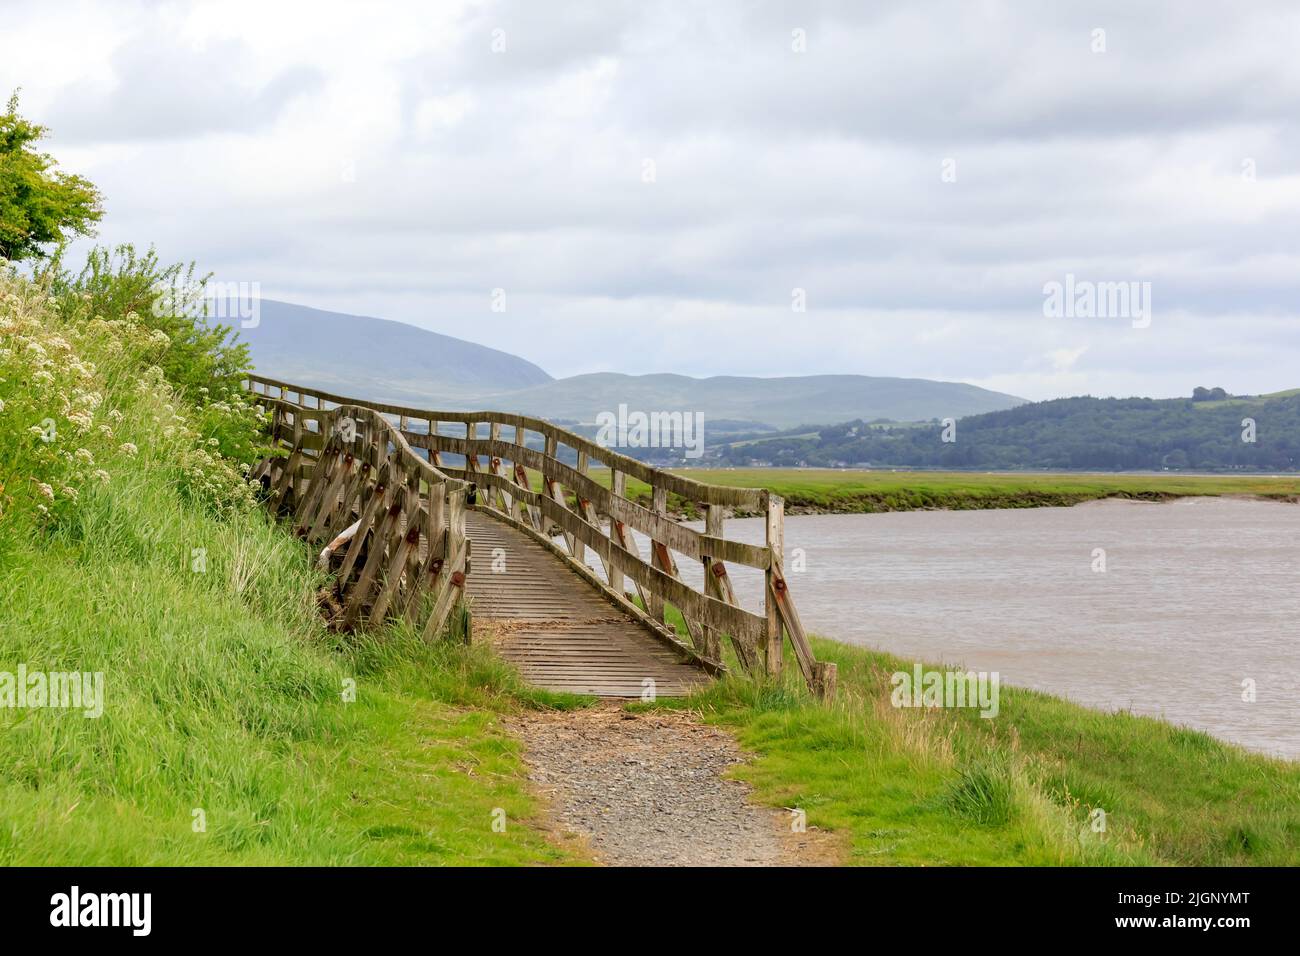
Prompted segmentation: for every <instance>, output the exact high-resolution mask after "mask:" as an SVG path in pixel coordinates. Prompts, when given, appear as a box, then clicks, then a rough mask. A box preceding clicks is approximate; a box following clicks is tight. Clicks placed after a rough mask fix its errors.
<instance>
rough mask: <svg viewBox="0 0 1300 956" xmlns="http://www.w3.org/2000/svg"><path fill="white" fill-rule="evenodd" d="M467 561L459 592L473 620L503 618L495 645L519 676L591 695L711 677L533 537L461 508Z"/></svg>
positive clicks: (679, 691)
mask: <svg viewBox="0 0 1300 956" xmlns="http://www.w3.org/2000/svg"><path fill="white" fill-rule="evenodd" d="M465 526H466V533H467V535H468V537H469V538H470V540H471V541H473V542H474V567H473V570H472V573H471V574H470V575H469V577H468V578H467V580H466V595H467V597H468V599H469V601H470V607H471V611H472V613H473V614H474V616H475V617H476V618H479V619H482V620H487V621H495V622H500V623H503V624H505V625H506V627H505V628H504V630H505V634H504V635H503V636H502V638H501V639H500V642H499V643H498V645H497V650H498V652H499V653H500V654H501V656H502V657H503V658H504V659H506V660H507V661H509V662H510V663H512V664H513V665H514V666H515V667H517V668H518V669H519V672H520V674H521V675H522V676H523V678H524V680H526V681H528V682H529V683H530V684H534V685H536V686H538V687H542V688H545V689H546V690H553V691H560V692H568V693H574V694H591V695H594V696H597V697H624V698H638V697H641V696H642V695H643V693H644V691H645V690H646V688H647V686H648V685H647V684H646V682H647V681H652V682H653V687H654V692H655V695H656V696H659V697H679V696H684V695H685V694H688V693H689V692H690V691H691V690H692V689H694V688H697V687H702V686H705V685H706V684H708V682H709V681H710V680H711V678H710V676H709V675H708V673H707V672H706V671H704V670H703V669H702V668H700V667H698V666H696V665H694V664H691V663H689V662H687V661H685V660H683V659H682V658H681V657H680V656H679V655H677V654H676V653H674V652H673V651H672V650H671V648H669V647H668V646H667V645H665V644H664V643H663V642H662V641H661V640H660V639H658V638H657V637H655V636H654V634H652V633H651V632H650V631H649V630H648V629H647V628H646V627H645V626H644V625H643V624H641V623H640V622H638V621H636V620H634V619H633V618H632V617H629V616H628V615H626V614H625V613H624V612H622V611H620V610H619V609H618V608H617V607H615V606H614V605H613V604H611V603H610V602H609V601H607V600H605V599H604V598H603V597H602V596H601V595H600V594H598V593H597V592H596V591H594V590H593V589H592V587H591V585H589V584H588V583H587V582H586V581H584V580H582V578H580V577H579V576H578V575H577V574H575V573H574V572H572V571H571V570H569V569H568V568H567V567H565V566H564V564H563V563H562V561H561V559H559V558H557V557H556V556H555V555H554V554H552V553H551V552H549V551H548V550H547V549H546V548H544V547H543V546H542V545H541V544H539V543H537V542H536V541H534V540H533V539H532V538H530V537H528V536H527V535H526V534H523V533H522V532H520V531H517V530H516V529H514V528H511V527H510V526H509V525H507V524H505V523H504V522H502V521H499V520H497V519H496V518H494V517H492V516H491V515H490V514H488V513H486V512H483V511H478V510H470V511H469V512H468V513H467V514H466V518H465Z"/></svg>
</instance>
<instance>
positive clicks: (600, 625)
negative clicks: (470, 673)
mask: <svg viewBox="0 0 1300 956" xmlns="http://www.w3.org/2000/svg"><path fill="white" fill-rule="evenodd" d="M246 388H247V389H248V390H249V391H251V392H252V393H253V394H254V395H256V396H257V398H258V400H259V402H260V403H261V404H263V405H264V406H265V407H266V408H267V409H268V410H269V411H270V412H271V438H272V442H273V443H274V444H275V446H276V448H277V453H276V454H275V455H272V456H270V457H268V458H267V459H265V460H264V461H263V462H262V463H261V464H260V465H259V466H258V468H257V471H256V472H255V477H257V478H259V479H260V480H261V481H262V484H263V486H264V487H265V488H266V491H267V503H268V505H269V506H270V507H271V508H272V509H274V510H275V511H276V513H277V514H280V515H282V516H284V517H285V518H286V520H292V522H293V527H294V529H295V531H296V533H297V534H298V535H299V536H300V537H302V538H304V539H306V540H307V541H308V542H309V543H311V544H312V545H313V546H323V550H322V551H321V559H320V560H321V563H322V566H324V567H326V568H327V569H328V570H330V571H331V572H332V573H333V575H334V588H333V593H332V594H331V595H330V596H329V597H328V601H327V603H328V604H329V606H330V608H331V612H332V614H333V617H334V620H335V622H336V623H337V625H338V626H340V627H343V628H347V629H351V628H356V627H361V626H369V625H378V624H381V623H383V622H384V621H385V620H387V619H388V618H390V617H395V616H401V617H405V618H406V619H407V620H408V621H410V622H411V623H412V624H415V625H417V626H419V627H420V628H421V629H422V631H423V634H424V636H425V638H426V639H427V640H437V639H444V638H446V637H447V636H449V635H459V636H461V637H464V638H466V639H467V638H468V636H469V634H468V621H469V620H470V619H471V617H472V618H473V619H477V620H482V621H489V622H492V623H493V626H492V627H491V628H490V630H491V632H492V633H493V634H494V635H496V640H497V641H498V650H499V652H500V653H501V655H502V656H503V657H505V658H506V659H507V660H509V661H512V662H513V663H514V664H515V665H516V666H517V667H518V668H519V670H520V672H521V673H522V675H523V677H524V678H525V679H526V680H528V681H530V682H531V683H534V684H536V685H537V686H540V687H545V688H548V689H553V690H562V691H570V692H573V693H581V694H594V695H597V696H602V697H643V696H647V692H650V693H653V694H655V695H661V696H678V695H683V694H686V693H688V692H689V691H690V690H691V689H692V688H693V687H696V686H699V685H700V684H702V683H706V682H707V681H709V680H710V679H711V677H712V676H715V675H718V674H721V673H723V672H724V671H725V670H726V664H725V663H724V654H723V644H724V642H726V643H727V644H728V645H729V646H730V648H731V650H732V654H733V656H734V659H735V661H736V662H737V664H738V666H739V667H740V668H741V669H742V670H744V671H745V672H747V673H749V674H752V675H755V676H776V675H779V674H780V673H781V670H782V664H783V653H784V647H785V639H786V637H787V636H788V638H789V640H790V644H791V646H792V648H793V650H794V657H795V660H796V662H797V664H798V666H799V669H800V672H801V674H802V676H803V678H804V680H805V681H806V683H807V685H808V687H809V688H810V689H811V690H812V691H813V693H815V694H816V695H818V696H819V697H822V698H829V697H830V696H831V695H833V693H834V689H835V676H836V675H835V665H834V664H828V663H825V662H820V661H817V660H816V658H815V657H814V655H813V652H812V648H811V646H810V645H809V643H808V639H807V637H806V635H805V633H804V629H803V625H802V624H801V623H800V620H799V614H798V612H797V611H796V609H795V606H794V602H793V599H792V598H791V595H790V589H789V586H788V584H787V581H786V578H785V574H784V570H783V553H784V551H783V515H784V503H783V501H782V499H781V498H780V497H779V496H777V495H773V494H771V493H770V492H767V491H763V490H760V489H750V488H728V487H724V486H719V485H709V484H704V483H701V482H698V481H692V480H691V479H689V478H686V477H684V476H682V475H678V474H675V473H673V472H668V471H663V470H661V469H657V468H652V467H650V466H648V465H646V464H645V463H643V462H640V461H637V460H636V459H633V458H629V457H627V456H625V455H620V454H618V453H617V452H614V451H612V450H610V449H607V448H604V447H602V446H600V445H598V444H596V443H595V442H592V441H590V440H588V439H586V438H583V437H582V436H580V435H576V434H573V433H572V432H569V431H566V430H564V429H562V428H559V427H557V426H555V425H552V424H551V423H550V422H546V421H542V420H540V419H536V418H530V417H527V416H523V415H512V414H506V413H501V412H453V411H429V410H425V409H415V408H405V407H401V406H397V405H388V404H383V403H377V402H362V401H360V400H357V399H352V398H346V397H343V396H338V395H331V394H329V393H326V392H321V391H318V390H315V389H311V388H306V387H302V386H297V385H290V384H286V383H283V382H278V381H274V380H272V379H268V378H263V377H261V376H249V378H248V380H247V383H246ZM447 459H451V461H450V462H449V461H448V460H447ZM601 467H603V468H604V469H607V472H608V473H607V476H606V475H602V474H601V473H600V472H594V471H593V470H594V469H597V468H601ZM598 476H600V477H607V479H608V483H607V484H606V483H605V482H602V481H598V480H597V477H598ZM629 478H631V479H634V480H636V481H639V482H641V483H642V484H644V485H645V486H647V487H648V489H649V490H648V494H647V495H646V496H645V497H643V498H641V499H640V500H638V499H634V498H633V497H631V496H630V495H629V493H628V490H627V483H628V479H629ZM670 495H672V496H675V498H676V499H677V501H679V502H690V503H694V504H695V505H696V506H697V507H698V508H699V509H700V510H701V511H702V513H703V514H704V516H705V521H704V524H705V529H704V531H703V532H700V531H695V530H693V529H691V528H688V527H686V526H685V525H682V524H679V523H678V522H677V521H675V520H673V518H672V517H671V516H670V515H669V513H668V504H669V500H670V499H669V496H670ZM728 513H732V514H735V513H740V514H750V515H761V516H765V518H766V526H767V534H766V540H765V543H764V544H762V545H754V544H747V543H744V542H741V541H736V540H733V539H730V538H727V537H726V536H725V534H724V527H725V517H726V515H727V514H728ZM638 534H639V535H640V536H641V537H642V538H643V539H644V546H645V547H646V549H647V550H648V560H647V557H646V556H645V555H644V554H643V551H642V543H641V542H639V541H638V539H637V535H638ZM589 551H590V552H591V553H592V554H594V556H595V559H596V566H595V569H593V567H591V566H588V564H587V560H586V558H587V552H589ZM679 561H694V562H699V564H700V565H701V567H702V570H703V572H704V573H703V582H704V584H703V587H702V588H695V587H693V586H691V585H689V584H688V583H687V582H686V581H684V580H683V578H682V576H681V574H680V567H679ZM728 564H736V565H744V566H747V567H751V568H757V569H759V570H761V571H762V572H763V573H764V576H765V587H764V595H765V599H764V604H763V607H762V608H761V609H756V610H749V609H746V608H743V607H741V606H740V605H739V604H738V603H737V600H736V596H735V592H734V590H733V588H732V585H731V580H730V578H729V577H728V574H727V565H728ZM598 572H599V573H598ZM629 585H630V588H631V590H630V591H629ZM678 617H680V619H681V620H682V621H683V622H684V627H685V631H686V639H685V640H684V639H681V638H679V637H678V634H677V630H676V628H675V627H674V626H673V622H675V621H676V620H677V619H678Z"/></svg>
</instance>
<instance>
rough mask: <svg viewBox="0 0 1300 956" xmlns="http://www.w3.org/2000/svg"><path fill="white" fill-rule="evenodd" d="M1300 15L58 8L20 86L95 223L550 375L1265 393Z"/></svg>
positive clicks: (13, 40) (1281, 341)
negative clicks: (1139, 322) (1069, 276)
mask: <svg viewBox="0 0 1300 956" xmlns="http://www.w3.org/2000/svg"><path fill="white" fill-rule="evenodd" d="M9 7H12V8H13V9H9ZM1098 25H1101V26H1104V28H1105V29H1106V31H1107V52H1106V53H1104V54H1095V53H1093V52H1091V50H1090V46H1089V44H1090V39H1091V30H1092V29H1093V28H1094V27H1096V26H1098ZM796 27H797V28H801V29H804V30H805V31H806V35H807V51H806V52H804V53H796V52H794V51H793V50H792V49H791V45H790V36H791V30H792V29H794V28H796ZM1298 27H1300V11H1298V10H1297V9H1296V8H1295V7H1294V6H1293V5H1290V4H1287V3H1283V2H1276V3H1261V4H1254V5H1251V6H1249V7H1247V8H1241V9H1235V10H1232V11H1231V12H1228V11H1226V10H1225V8H1223V7H1222V6H1220V5H1217V4H1210V3H1191V2H1161V3H1151V4H1143V5H1142V6H1141V8H1140V9H1139V8H1135V7H1132V6H1131V5H1130V4H1127V3H1118V2H1115V3H1101V4H1093V5H1090V6H1089V9H1088V10H1087V11H1079V12H1075V11H1072V10H1068V9H1064V8H1058V7H1055V6H1050V7H1049V6H1046V5H1031V4H1014V5H1007V4H969V3H957V2H950V3H937V4H933V5H927V6H925V7H917V6H915V5H913V4H906V3H902V2H897V3H885V4H873V5H871V6H870V7H866V6H862V7H859V6H857V5H849V4H841V3H835V2H824V3H810V4H801V5H798V6H797V7H787V6H784V5H775V4H772V5H763V4H760V5H753V4H746V3H741V2H739V0H732V2H726V3H720V4H710V5H708V6H707V7H701V8H698V9H696V8H691V7H689V6H681V5H675V4H668V3H656V2H651V3H640V2H637V3H633V2H610V3H602V4H593V5H584V4H571V5H568V4H565V5H556V4H546V5H542V4H536V3H526V2H508V3H496V2H472V3H468V2H467V3H459V2H444V3H436V4H428V3H414V2H412V3H398V2H391V3H381V4H364V5H362V4H353V3H343V2H328V3H312V4H290V3H266V2H264V0H235V2H204V3H194V4H186V3H169V4H164V5H156V4H152V3H146V2H137V3H120V4H115V5H111V6H107V7H106V6H104V5H92V4H85V5H75V6H65V5H57V6H56V5H50V4H44V3H37V2H30V3H18V4H10V5H8V7H7V9H6V26H5V30H4V32H3V34H2V35H0V86H3V87H6V88H12V87H15V86H19V85H21V86H22V87H23V90H24V92H23V97H24V109H25V110H26V112H28V113H29V114H30V115H32V116H34V117H35V118H36V119H38V120H41V121H44V122H48V123H50V124H51V125H52V126H53V137H52V139H51V140H50V141H49V145H50V148H51V149H52V151H53V152H54V153H55V154H56V156H58V157H59V158H60V160H61V161H62V162H63V163H64V164H65V165H66V166H67V167H69V168H71V169H75V170H76V171H78V172H82V173H84V174H86V175H89V176H90V177H91V178H92V179H94V180H95V181H96V182H97V183H99V184H100V185H101V187H102V188H103V189H104V191H105V193H106V195H107V199H108V218H107V220H106V222H105V224H104V227H103V230H102V234H101V236H102V239H103V240H106V241H124V240H130V241H134V242H137V243H144V244H147V243H149V242H155V243H157V244H158V246H159V248H160V251H161V252H162V253H163V254H164V255H165V256H168V257H171V258H177V259H180V258H185V259H190V258H193V259H197V260H198V261H199V263H200V265H201V267H203V268H204V269H212V270H215V271H216V272H217V273H218V274H219V275H220V276H221V277H222V278H229V279H236V280H248V281H252V280H256V281H259V282H260V283H261V285H262V289H263V291H264V292H265V293H266V294H268V295H278V296H280V297H284V298H290V299H293V300H296V301H302V302H305V303H308V304H312V305H317V306H321V307H326V308H334V309H339V310H343V311H356V312H363V313H367V314H372V315H382V316H386V317H390V318H397V319H403V320H406V321H411V322H415V323H417V324H421V325H425V326H427V327H430V328H435V329H437V330H439V331H443V332H447V333H449V334H453V335H460V336H463V337H466V338H470V339H474V340H477V341H482V342H485V343H487V344H490V345H493V346H496V347H499V348H504V349H508V350H511V351H515V352H518V353H519V354H522V355H524V356H525V357H527V358H529V359H531V360H533V361H536V362H538V363H539V364H541V365H542V366H543V367H545V368H547V369H548V370H549V371H551V372H552V373H553V374H570V373H576V372H581V371H590V370H595V369H618V370H623V371H631V372H649V371H676V372H685V373H689V374H699V375H703V374H800V373H813V372H860V373H865V374H877V375H905V376H924V377H942V378H949V379H959V380H964V381H971V382H974V383H976V384H982V385H986V386H988V387H994V388H998V389H1000V390H1004V391H1011V392H1016V393H1018V394H1024V395H1026V396H1028V397H1034V398H1040V397H1050V396H1053V395H1056V394H1062V393H1077V392H1092V393H1094V394H1133V393H1137V394H1154V395H1164V394H1186V393H1188V392H1189V391H1190V388H1191V387H1192V386H1193V385H1196V384H1205V385H1223V386H1224V387H1226V388H1229V389H1230V390H1233V391H1266V390H1271V389H1279V388H1284V387H1294V386H1295V385H1296V384H1300V383H1297V382H1296V381H1295V380H1294V376H1295V372H1294V370H1295V369H1296V368H1300V362H1297V359H1298V358H1300V322H1298V321H1297V319H1298V318H1300V317H1298V316H1297V311H1298V310H1297V302H1300V270H1297V266H1300V226H1297V222H1300V217H1298V216H1297V214H1298V213H1300V158H1298V157H1300V148H1298V147H1300V135H1297V132H1296V129H1295V126H1294V121H1293V117H1294V116H1295V115H1297V113H1298V111H1300V59H1297V58H1296V57H1295V56H1294V55H1293V50H1292V49H1291V42H1290V38H1291V37H1293V36H1294V35H1295V33H1296V30H1297V28H1298ZM497 30H500V31H503V33H502V34H500V36H502V37H504V41H505V49H504V51H502V52H493V38H494V31H497ZM949 158H951V159H953V160H955V164H956V165H955V168H956V173H957V175H956V181H955V182H945V181H943V179H942V178H941V169H942V163H943V161H944V160H945V159H949ZM646 159H652V160H653V161H654V163H655V169H656V173H657V176H656V181H655V182H654V183H645V182H643V181H642V170H643V163H644V161H645V160H646ZM1247 161H1249V163H1248V164H1247ZM1248 166H1249V168H1250V169H1253V172H1254V176H1253V178H1252V177H1251V176H1249V175H1243V173H1244V172H1245V171H1246V170H1247V168H1248ZM1066 273H1073V274H1075V275H1078V276H1080V277H1084V278H1089V279H1093V280H1095V281H1127V280H1144V281H1150V282H1151V283H1152V289H1153V298H1154V302H1155V317H1154V321H1153V324H1152V327H1151V328H1150V329H1147V330H1134V329H1131V328H1129V327H1127V325H1126V324H1125V323H1123V322H1119V323H1114V322H1111V323H1106V322H1102V321H1094V322H1092V323H1070V322H1067V321H1065V320H1058V321H1056V322H1055V323H1053V322H1052V321H1048V320H1045V319H1044V318H1043V316H1042V308H1041V306H1042V292H1041V290H1042V286H1043V284H1044V283H1045V282H1048V281H1051V280H1053V279H1057V280H1059V279H1061V278H1062V277H1063V276H1064V275H1065V274H1066ZM498 287H501V288H505V289H506V290H507V292H508V297H509V303H510V305H509V311H508V312H507V313H506V314H505V315H498V314H496V313H492V312H491V311H490V309H489V294H490V291H491V290H492V289H494V288H498ZM795 287H799V288H803V289H805V290H806V291H807V301H808V312H806V313H794V312H792V311H791V309H790V295H791V289H793V288H795Z"/></svg>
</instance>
